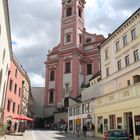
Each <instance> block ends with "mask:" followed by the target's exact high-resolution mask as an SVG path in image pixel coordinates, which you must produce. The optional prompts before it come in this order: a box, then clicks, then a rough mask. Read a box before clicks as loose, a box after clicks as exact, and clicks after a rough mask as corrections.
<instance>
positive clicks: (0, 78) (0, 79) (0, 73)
mask: <svg viewBox="0 0 140 140" xmlns="http://www.w3.org/2000/svg"><path fill="white" fill-rule="evenodd" d="M1 83H2V70H1V71H0V89H1Z"/></svg>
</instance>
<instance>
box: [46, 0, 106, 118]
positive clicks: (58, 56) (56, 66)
mask: <svg viewBox="0 0 140 140" xmlns="http://www.w3.org/2000/svg"><path fill="white" fill-rule="evenodd" d="M84 5H85V0H62V19H61V40H60V43H59V45H58V46H56V47H54V48H53V50H52V51H49V52H48V57H47V61H46V62H45V65H46V83H45V109H44V115H45V117H46V118H49V117H50V116H53V113H54V112H55V111H58V110H61V108H62V107H66V106H68V102H67V100H66V99H67V97H72V98H76V97H78V96H80V94H81V89H82V87H84V86H85V85H87V84H88V82H89V79H90V78H92V76H93V75H94V74H96V73H97V72H98V71H99V69H100V68H99V67H100V66H99V52H98V48H97V47H98V46H99V44H100V43H101V42H102V41H103V40H104V37H103V35H96V34H90V33H87V32H86V30H85V24H84V23H85V21H84Z"/></svg>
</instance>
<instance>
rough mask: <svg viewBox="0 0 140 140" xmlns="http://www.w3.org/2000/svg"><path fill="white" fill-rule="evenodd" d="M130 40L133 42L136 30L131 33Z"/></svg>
mask: <svg viewBox="0 0 140 140" xmlns="http://www.w3.org/2000/svg"><path fill="white" fill-rule="evenodd" d="M131 38H132V40H134V39H135V38H136V29H135V28H134V29H133V30H132V31H131Z"/></svg>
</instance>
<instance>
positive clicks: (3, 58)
mask: <svg viewBox="0 0 140 140" xmlns="http://www.w3.org/2000/svg"><path fill="white" fill-rule="evenodd" d="M5 53H6V52H5V49H4V50H3V57H2V63H4V60H5Z"/></svg>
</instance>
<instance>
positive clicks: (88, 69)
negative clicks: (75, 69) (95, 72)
mask: <svg viewBox="0 0 140 140" xmlns="http://www.w3.org/2000/svg"><path fill="white" fill-rule="evenodd" d="M89 74H92V64H87V75H89Z"/></svg>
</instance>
